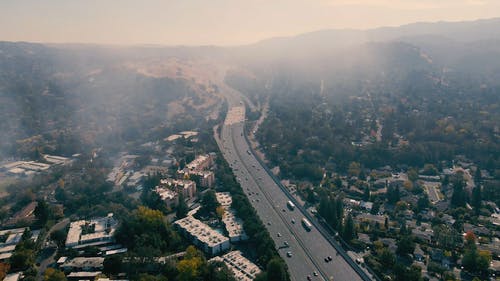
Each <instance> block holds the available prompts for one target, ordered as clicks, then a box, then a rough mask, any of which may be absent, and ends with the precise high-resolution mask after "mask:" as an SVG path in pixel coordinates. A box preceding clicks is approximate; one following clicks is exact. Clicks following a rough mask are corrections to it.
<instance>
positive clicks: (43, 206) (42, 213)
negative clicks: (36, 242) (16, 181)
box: [34, 200, 50, 226]
mask: <svg viewBox="0 0 500 281" xmlns="http://www.w3.org/2000/svg"><path fill="white" fill-rule="evenodd" d="M34 214H35V218H36V219H37V222H38V224H39V225H41V226H43V225H45V224H46V223H47V220H48V219H49V215H50V209H49V205H48V204H47V203H46V202H45V201H44V200H38V201H37V205H36V207H35V210H34Z"/></svg>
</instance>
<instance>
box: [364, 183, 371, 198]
mask: <svg viewBox="0 0 500 281" xmlns="http://www.w3.org/2000/svg"><path fill="white" fill-rule="evenodd" d="M363 200H364V201H370V188H369V187H368V186H366V187H365V190H364V193H363Z"/></svg>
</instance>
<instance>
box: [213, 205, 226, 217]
mask: <svg viewBox="0 0 500 281" xmlns="http://www.w3.org/2000/svg"><path fill="white" fill-rule="evenodd" d="M225 211H226V209H225V208H224V206H219V207H217V208H216V209H215V213H216V214H217V217H218V218H219V219H221V220H222V219H223V218H224V212H225Z"/></svg>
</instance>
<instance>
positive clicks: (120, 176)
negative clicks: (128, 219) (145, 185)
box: [107, 153, 175, 190]
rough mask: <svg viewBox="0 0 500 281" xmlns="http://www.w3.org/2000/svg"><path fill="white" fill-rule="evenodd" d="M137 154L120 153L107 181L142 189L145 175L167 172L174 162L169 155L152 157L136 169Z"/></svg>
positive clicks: (120, 185)
mask: <svg viewBox="0 0 500 281" xmlns="http://www.w3.org/2000/svg"><path fill="white" fill-rule="evenodd" d="M138 158H139V155H133V154H126V153H122V155H121V156H120V157H119V158H118V159H117V160H116V161H115V165H114V167H113V169H112V170H111V172H110V173H109V174H108V177H107V181H108V182H111V183H113V184H114V185H115V186H117V187H123V186H126V187H133V188H136V189H138V190H141V189H142V181H143V179H144V178H145V177H146V176H147V175H154V174H158V173H159V174H167V173H168V169H169V167H171V166H172V165H173V163H174V161H175V160H174V159H173V158H171V157H170V156H164V157H163V158H162V159H159V158H153V159H151V163H149V165H146V166H145V167H143V168H142V169H139V170H138V169H137V166H138V165H137V159H138Z"/></svg>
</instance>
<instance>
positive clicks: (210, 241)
mask: <svg viewBox="0 0 500 281" xmlns="http://www.w3.org/2000/svg"><path fill="white" fill-rule="evenodd" d="M175 224H176V225H178V226H179V227H181V228H183V229H184V230H186V231H187V232H189V233H190V234H191V235H193V236H195V237H196V238H197V239H198V240H200V241H201V242H203V243H205V244H207V245H208V246H209V247H214V246H217V245H219V244H221V243H224V242H228V241H229V238H227V237H225V236H224V235H222V234H220V233H218V232H217V231H215V230H213V229H212V228H211V227H209V226H208V225H206V224H204V223H202V222H201V221H199V220H197V219H195V218H193V217H189V216H188V217H185V218H183V219H180V220H177V221H176V222H175Z"/></svg>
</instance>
